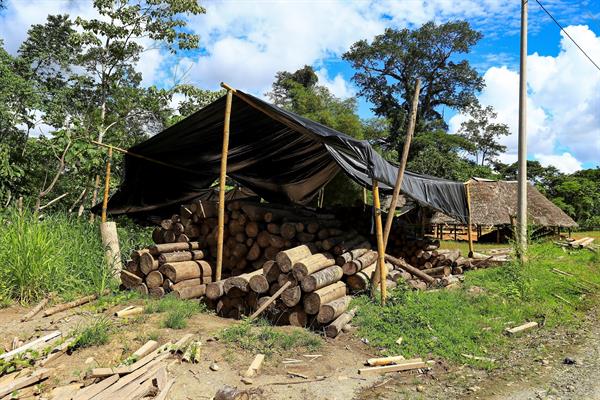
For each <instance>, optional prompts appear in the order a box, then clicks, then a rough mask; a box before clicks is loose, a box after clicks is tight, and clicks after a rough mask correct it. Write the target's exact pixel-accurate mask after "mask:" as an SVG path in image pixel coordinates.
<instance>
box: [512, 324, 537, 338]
mask: <svg viewBox="0 0 600 400" xmlns="http://www.w3.org/2000/svg"><path fill="white" fill-rule="evenodd" d="M536 326H538V323H537V322H535V321H532V322H527V323H526V324H523V325H519V326H515V327H514V328H506V330H505V332H506V333H507V334H508V335H514V334H516V333H519V332H523V331H526V330H528V329H531V328H535V327H536Z"/></svg>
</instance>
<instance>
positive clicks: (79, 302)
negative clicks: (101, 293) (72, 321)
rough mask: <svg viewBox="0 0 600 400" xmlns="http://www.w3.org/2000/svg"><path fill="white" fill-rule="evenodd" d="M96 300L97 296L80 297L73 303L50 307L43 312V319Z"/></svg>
mask: <svg viewBox="0 0 600 400" xmlns="http://www.w3.org/2000/svg"><path fill="white" fill-rule="evenodd" d="M97 298H98V295H97V294H91V295H89V296H85V297H82V298H80V299H77V300H73V301H71V302H69V303H63V304H58V305H56V306H54V307H51V308H49V309H47V310H46V311H44V317H49V316H50V315H54V314H56V313H59V312H61V311H65V310H69V309H71V308H75V307H79V306H81V305H84V304H86V303H89V302H90V301H94V300H96V299H97Z"/></svg>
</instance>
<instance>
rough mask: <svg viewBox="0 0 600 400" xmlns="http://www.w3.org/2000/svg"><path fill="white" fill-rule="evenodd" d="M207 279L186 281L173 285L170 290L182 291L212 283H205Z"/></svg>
mask: <svg viewBox="0 0 600 400" xmlns="http://www.w3.org/2000/svg"><path fill="white" fill-rule="evenodd" d="M206 279H207V278H205V277H200V278H192V279H186V280H184V281H179V282H177V283H174V284H171V286H170V287H169V289H170V290H181V289H183V288H186V287H191V286H198V285H202V284H205V283H210V282H205V280H206Z"/></svg>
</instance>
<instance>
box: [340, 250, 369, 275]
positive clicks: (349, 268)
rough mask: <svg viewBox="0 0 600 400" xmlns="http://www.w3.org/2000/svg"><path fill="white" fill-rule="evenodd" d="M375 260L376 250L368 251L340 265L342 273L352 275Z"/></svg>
mask: <svg viewBox="0 0 600 400" xmlns="http://www.w3.org/2000/svg"><path fill="white" fill-rule="evenodd" d="M375 261H377V252H376V251H368V252H366V253H365V254H363V255H362V256H360V257H358V258H356V259H354V260H352V261H349V262H347V263H345V264H344V265H343V266H342V269H343V270H344V275H354V274H356V273H357V272H358V271H360V270H362V269H364V268H367V267H368V266H370V265H373V263H374V262H375Z"/></svg>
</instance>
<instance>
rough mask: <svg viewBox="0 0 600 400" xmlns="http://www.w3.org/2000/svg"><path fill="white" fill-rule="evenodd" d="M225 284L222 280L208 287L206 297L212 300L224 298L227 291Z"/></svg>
mask: <svg viewBox="0 0 600 400" xmlns="http://www.w3.org/2000/svg"><path fill="white" fill-rule="evenodd" d="M224 284H225V281H224V280H221V281H216V282H212V283H209V284H208V285H206V297H207V298H209V299H210V300H217V299H218V298H220V297H222V296H223V295H224V294H225V290H224V289H223V285H224Z"/></svg>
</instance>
